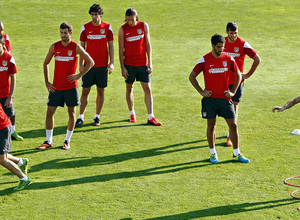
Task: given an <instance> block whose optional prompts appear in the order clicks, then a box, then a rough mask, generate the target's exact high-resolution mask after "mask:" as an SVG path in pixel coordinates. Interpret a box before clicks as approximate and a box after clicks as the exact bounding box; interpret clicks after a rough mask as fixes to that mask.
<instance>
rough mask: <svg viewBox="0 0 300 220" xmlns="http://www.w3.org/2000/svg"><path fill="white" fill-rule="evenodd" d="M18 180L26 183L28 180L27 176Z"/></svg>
mask: <svg viewBox="0 0 300 220" xmlns="http://www.w3.org/2000/svg"><path fill="white" fill-rule="evenodd" d="M20 180H23V181H26V180H28V176H25V177H23V178H20Z"/></svg>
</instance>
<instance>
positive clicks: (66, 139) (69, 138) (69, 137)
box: [65, 129, 74, 143]
mask: <svg viewBox="0 0 300 220" xmlns="http://www.w3.org/2000/svg"><path fill="white" fill-rule="evenodd" d="M73 132H74V131H69V130H68V129H67V135H66V138H65V141H68V143H70V141H71V137H72V135H73Z"/></svg>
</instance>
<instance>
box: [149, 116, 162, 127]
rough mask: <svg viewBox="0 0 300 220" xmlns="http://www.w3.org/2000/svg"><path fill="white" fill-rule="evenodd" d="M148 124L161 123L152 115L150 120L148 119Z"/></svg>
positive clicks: (156, 124) (157, 124)
mask: <svg viewBox="0 0 300 220" xmlns="http://www.w3.org/2000/svg"><path fill="white" fill-rule="evenodd" d="M148 125H155V126H159V125H161V123H160V122H159V121H157V120H156V119H155V118H154V117H153V118H152V119H151V120H148Z"/></svg>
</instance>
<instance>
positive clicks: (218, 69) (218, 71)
mask: <svg viewBox="0 0 300 220" xmlns="http://www.w3.org/2000/svg"><path fill="white" fill-rule="evenodd" d="M227 71H228V68H212V69H210V70H209V71H208V72H209V73H225V72H227Z"/></svg>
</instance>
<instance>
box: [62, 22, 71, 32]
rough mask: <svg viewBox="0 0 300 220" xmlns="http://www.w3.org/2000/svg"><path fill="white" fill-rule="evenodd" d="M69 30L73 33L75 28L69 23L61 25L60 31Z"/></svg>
mask: <svg viewBox="0 0 300 220" xmlns="http://www.w3.org/2000/svg"><path fill="white" fill-rule="evenodd" d="M66 28H67V29H68V32H69V33H71V32H72V31H73V26H72V25H71V24H70V23H68V22H64V23H62V24H61V25H60V29H66Z"/></svg>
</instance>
